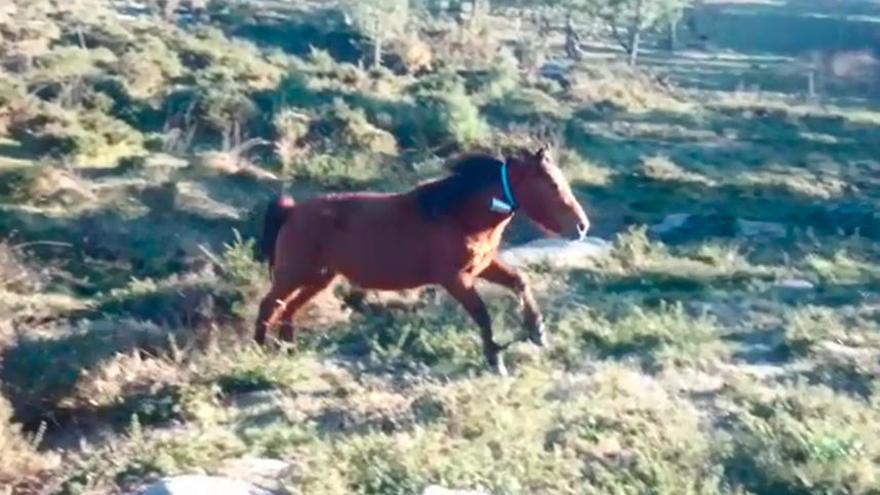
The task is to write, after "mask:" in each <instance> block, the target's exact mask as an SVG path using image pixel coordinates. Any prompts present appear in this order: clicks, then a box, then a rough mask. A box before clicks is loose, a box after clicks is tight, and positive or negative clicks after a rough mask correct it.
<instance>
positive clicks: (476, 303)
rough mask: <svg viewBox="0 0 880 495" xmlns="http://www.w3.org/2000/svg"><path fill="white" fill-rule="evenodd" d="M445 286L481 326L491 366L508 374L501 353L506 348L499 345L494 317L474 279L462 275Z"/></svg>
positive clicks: (501, 373)
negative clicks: (494, 335) (495, 334)
mask: <svg viewBox="0 0 880 495" xmlns="http://www.w3.org/2000/svg"><path fill="white" fill-rule="evenodd" d="M443 287H444V288H445V289H446V291H447V292H449V295H451V296H452V297H453V298H455V300H457V301H458V302H459V303H461V305H462V306H464V309H465V310H466V311H467V312H468V314H469V315H470V316H471V318H473V320H474V322H476V324H477V326H478V327H480V338H481V339H482V341H483V355H484V356H485V357H486V361H487V362H488V363H489V367H490V368H491V369H492V371H494V372H495V373H497V374H498V375H501V376H507V367H506V366H505V365H504V356H503V355H502V353H501V352H502V351H503V350H504V348H503V347H502V346H500V345H498V343H497V342H495V339H494V338H493V336H492V318H491V317H490V316H489V310H488V309H486V304H485V303H484V302H483V299H481V298H480V294H478V293H477V290H476V289H475V288H474V284H473V280H472V279H470V277H460V278H457V279H456V280H454V281H451V282H448V283H445V284H443Z"/></svg>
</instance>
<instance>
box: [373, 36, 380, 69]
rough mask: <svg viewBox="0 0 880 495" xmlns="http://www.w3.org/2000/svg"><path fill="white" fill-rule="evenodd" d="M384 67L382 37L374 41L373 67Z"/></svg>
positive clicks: (377, 37)
mask: <svg viewBox="0 0 880 495" xmlns="http://www.w3.org/2000/svg"><path fill="white" fill-rule="evenodd" d="M380 65H382V35H378V36H376V39H375V40H373V67H379V66H380Z"/></svg>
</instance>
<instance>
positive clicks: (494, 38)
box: [0, 0, 880, 495]
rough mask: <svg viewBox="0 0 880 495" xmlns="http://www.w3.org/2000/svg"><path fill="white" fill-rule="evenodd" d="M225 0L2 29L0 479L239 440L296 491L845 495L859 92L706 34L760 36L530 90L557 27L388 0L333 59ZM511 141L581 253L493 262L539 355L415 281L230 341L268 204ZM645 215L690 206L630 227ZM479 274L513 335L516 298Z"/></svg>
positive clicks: (878, 121)
mask: <svg viewBox="0 0 880 495" xmlns="http://www.w3.org/2000/svg"><path fill="white" fill-rule="evenodd" d="M18 3H22V2H18ZM215 3H216V2H215ZM223 3H224V2H219V3H216V5H214V6H213V7H212V8H214V9H220V10H219V11H217V12H216V14H217V16H216V17H215V18H213V20H212V21H211V22H210V26H200V27H198V26H197V27H182V26H175V25H171V24H168V23H163V22H161V21H159V20H157V19H153V18H135V19H130V18H120V17H117V16H116V14H115V13H112V12H111V11H109V10H106V8H107V4H106V3H104V2H103V0H102V1H99V2H98V3H97V4H96V6H94V8H93V9H90V10H89V11H83V10H81V9H80V10H77V9H76V8H73V10H72V11H71V12H69V13H67V14H65V15H54V16H51V17H47V16H46V15H44V14H43V13H40V12H37V11H30V10H22V11H20V12H18V13H16V14H14V15H15V16H16V17H14V18H13V20H9V18H6V17H3V14H0V31H3V32H9V33H11V34H14V35H15V36H14V37H4V38H3V40H2V41H0V53H2V55H0V66H2V67H3V69H2V71H3V72H2V74H0V79H2V80H3V81H4V82H3V83H0V459H2V461H0V486H3V487H4V488H5V487H6V486H8V485H13V484H14V486H16V488H15V490H16V491H14V493H19V492H21V493H24V494H29V493H64V494H86V493H88V494H103V493H119V492H121V491H126V490H135V489H137V488H139V487H141V486H143V485H145V484H147V483H149V482H151V481H154V480H156V479H158V478H159V477H162V476H167V475H174V474H183V473H195V472H204V473H223V472H224V465H225V464H226V462H227V461H230V460H234V459H238V458H241V457H244V456H263V457H268V458H273V459H280V460H283V461H285V462H290V463H291V464H293V465H294V469H292V470H291V472H290V473H288V474H287V475H285V477H284V478H283V479H280V480H275V481H278V482H279V483H281V484H282V485H283V486H284V487H285V488H286V489H288V490H289V491H290V492H292V493H314V494H317V495H321V494H338V493H365V494H417V493H420V492H421V491H422V490H423V489H424V487H425V486H426V485H428V484H441V485H444V486H448V487H452V488H462V489H466V488H472V489H484V490H486V491H487V492H489V493H493V494H523V493H546V494H570V493H588V494H592V493H595V494H605V493H614V494H670V495H671V494H681V493H685V494H695V495H696V494H700V495H707V494H719V495H720V494H725V495H727V494H738V495H739V494H743V495H745V494H746V493H750V494H755V495H764V494H767V495H770V494H774V495H775V494H785V495H812V494H820V493H821V494H832V493H834V494H838V493H839V494H852V495H869V494H874V493H877V488H876V487H877V486H878V480H880V451H878V447H877V446H878V445H880V438H877V432H878V431H880V417H878V414H877V411H878V410H880V407H878V406H880V405H878V404H877V384H878V383H880V382H878V380H880V367H878V357H880V338H878V333H877V332H878V325H880V290H878V284H877V282H878V279H880V268H878V266H880V265H878V263H880V261H878V260H880V251H878V249H877V247H876V241H877V239H878V238H880V221H878V217H877V215H876V211H877V206H878V200H880V181H878V180H877V176H878V175H877V174H878V172H880V161H878V160H880V158H878V157H880V153H878V152H880V148H878V146H877V144H876V143H878V142H880V117H878V115H880V114H878V112H876V110H875V109H874V106H875V102H873V100H871V98H873V97H872V96H870V95H869V94H868V93H866V92H865V91H864V88H862V87H861V86H859V84H860V83H857V82H852V81H844V80H838V81H834V82H833V84H831V85H830V86H829V89H828V91H829V92H828V93H827V94H824V95H823V100H822V101H821V102H819V103H815V102H810V101H807V100H805V99H803V98H801V97H800V96H799V92H801V91H802V89H803V88H802V86H803V77H802V76H803V74H800V73H797V72H794V73H791V74H789V73H787V72H784V71H785V70H787V69H784V67H788V66H787V65H785V63H784V62H785V61H786V60H788V57H789V55H790V54H788V53H771V54H768V55H766V56H765V55H760V56H759V55H754V54H753V52H747V51H742V52H740V51H736V50H737V49H739V48H742V49H744V48H746V47H748V46H749V45H751V44H754V43H769V44H770V45H773V46H776V45H774V43H776V42H778V41H779V40H778V39H777V37H776V35H775V34H772V35H771V34H768V33H765V34H768V38H762V39H758V38H761V37H760V36H758V35H757V34H755V35H754V37H755V39H746V38H750V37H752V34H753V32H752V31H748V33H750V34H748V35H744V34H739V35H737V34H736V33H735V32H734V31H735V30H726V31H724V32H723V33H720V34H721V40H722V41H723V43H725V44H727V46H728V48H730V49H731V51H729V52H697V51H693V50H684V51H681V52H679V53H677V54H674V55H670V54H666V53H664V52H662V51H657V50H655V49H654V47H653V42H654V40H653V39H651V38H649V39H647V40H646V43H647V52H646V54H645V59H644V61H645V66H644V68H643V69H630V68H627V67H623V66H622V65H620V64H619V63H617V62H616V61H614V60H611V61H609V60H606V57H611V58H616V57H618V56H619V55H620V54H619V53H614V52H613V51H612V52H609V51H608V47H609V46H613V43H609V40H605V39H600V40H596V42H595V43H591V45H590V49H589V50H588V59H587V60H584V61H582V62H579V63H577V64H575V65H574V66H573V68H572V72H571V74H570V81H569V82H570V85H566V84H560V83H559V82H558V81H553V80H549V79H546V78H541V77H536V76H535V75H534V73H533V70H534V69H535V67H534V64H536V63H537V61H538V60H539V59H541V58H542V57H543V56H544V55H548V54H549V55H552V56H556V55H558V54H559V46H557V40H556V38H555V37H554V36H546V39H544V38H540V39H539V36H541V35H539V33H538V31H537V30H536V27H535V26H534V25H532V24H531V23H530V22H529V21H528V20H527V19H528V16H527V17H526V21H524V22H523V27H522V29H523V32H522V33H520V34H516V33H513V32H512V30H511V29H510V27H509V26H510V24H511V23H510V20H509V19H504V18H502V17H501V16H503V15H506V14H504V13H503V12H506V11H503V9H502V10H497V11H495V12H494V13H493V14H492V15H491V16H489V17H488V18H485V19H476V20H474V21H473V23H472V24H468V23H465V25H464V26H463V27H459V26H457V25H455V23H453V22H452V21H451V20H448V19H447V20H442V19H437V18H425V17H418V18H414V19H413V22H412V23H411V26H410V29H409V32H408V33H406V36H405V37H404V38H401V39H397V40H389V43H388V44H387V46H386V47H387V48H388V49H389V55H388V56H387V57H386V62H387V65H388V66H387V67H381V68H364V67H362V66H359V65H358V63H357V53H356V52H357V51H358V50H360V49H362V48H365V47H364V46H359V45H358V43H357V41H356V39H355V40H354V41H353V42H352V43H353V44H348V42H347V41H344V42H343V41H340V40H341V39H344V38H345V37H346V36H348V35H347V34H346V32H347V31H346V29H348V28H344V27H340V26H336V28H332V26H331V24H332V21H331V17H332V15H331V12H330V11H329V10H326V8H322V9H318V10H316V7H315V6H313V5H305V4H300V3H296V2H295V3H293V4H290V5H284V6H282V5H279V4H278V3H277V2H271V1H268V0H266V1H265V2H263V3H261V4H260V5H259V6H258V7H257V8H258V9H259V11H260V13H261V14H268V15H255V11H253V10H252V9H253V7H247V6H243V5H233V6H231V10H229V11H225V10H223V5H221V4H223ZM493 4H494V2H493ZM499 5H500V3H499ZM804 5H806V4H804ZM804 8H805V7H803V8H802V6H800V5H794V4H793V5H790V6H785V7H779V6H774V5H769V4H768V5H764V4H761V5H757V4H754V5H751V4H750V5H749V6H734V5H731V6H724V7H723V8H722V10H721V11H720V12H719V13H718V16H720V17H719V19H721V20H723V22H721V21H719V22H721V24H723V25H727V24H725V23H727V22H729V21H730V20H731V19H737V20H738V21H737V22H741V23H743V24H741V26H746V27H749V29H754V28H755V26H758V25H760V23H762V22H766V21H767V19H770V18H773V19H775V20H776V21H778V22H779V23H789V24H792V25H795V24H797V25H802V24H803V23H808V22H812V21H805V20H804V19H807V18H806V17H803V18H802V17H799V16H800V15H801V14H802V13H803V10H804ZM816 8H817V9H819V8H820V7H818V6H817V7H816ZM851 8H852V9H854V11H855V10H859V9H862V8H864V9H868V10H870V9H869V8H868V6H867V4H865V5H861V6H859V7H858V8H857V7H856V6H855V5H853V6H852V7H851ZM0 9H2V8H0ZM743 9H745V10H743ZM331 10H332V9H331ZM556 14H559V12H556ZM101 15H104V16H109V18H110V19H112V20H113V22H110V23H109V24H108V22H104V21H103V20H101V21H100V22H99V20H98V17H99V16H101ZM860 15H862V14H860ZM864 15H869V14H864ZM791 16H794V17H791ZM46 19H51V22H47V23H45V25H44V27H45V29H39V30H33V29H28V28H27V26H30V25H31V23H32V22H34V21H35V20H42V21H45V20H46ZM560 19H561V18H560ZM816 22H820V21H816ZM821 22H830V21H821ZM835 22H837V21H835ZM846 22H848V23H852V26H858V25H859V24H858V22H859V21H857V20H856V19H855V18H850V19H849V20H847V21H846ZM779 25H782V24H779ZM108 26H109V27H108ZM826 27H827V26H826ZM333 29H336V31H333ZM724 29H729V27H728V28H724ZM816 29H819V27H816ZM822 29H824V28H822ZM822 29H819V31H822ZM744 32H746V31H744ZM780 32H782V30H780ZM786 32H787V33H788V34H786V37H787V38H786V39H790V41H791V43H795V44H802V45H803V46H805V47H806V46H811V43H812V44H815V43H816V41H815V40H813V39H812V38H811V35H810V33H808V32H799V31H798V32H795V31H791V30H789V31H786ZM859 32H860V31H859ZM822 33H825V34H827V33H826V32H825V31H822ZM857 34H858V33H857V32H856V30H855V28H854V29H853V36H856V35H857ZM80 36H81V37H82V38H80ZM683 36H686V35H683ZM761 36H763V35H761ZM13 38H15V39H16V40H22V41H25V42H27V43H25V44H21V43H20V42H19V41H12V40H13ZM523 38H525V39H529V40H533V41H529V42H528V43H520V44H519V45H518V46H517V47H516V48H515V49H512V48H511V47H509V46H505V45H506V43H507V40H514V39H516V40H520V39H523ZM306 42H308V43H306ZM28 43H29V44H28ZM545 45H546V46H545ZM366 48H369V47H366ZM777 48H779V47H777ZM22 50H25V51H27V50H31V51H32V52H31V53H30V55H32V56H33V57H34V63H33V64H32V65H27V64H23V62H24V61H25V59H24V58H19V57H18V55H20V54H21V53H20V52H21V51H22ZM16 54H17V55H16ZM397 58H401V59H402V60H401V61H400V62H399V63H398V62H397ZM404 58H405V60H403V59H404ZM410 58H413V59H419V60H426V59H428V58H430V59H431V60H432V62H433V63H432V66H433V67H434V69H431V70H427V71H426V72H424V73H423V72H418V71H416V72H414V73H413V72H412V71H410V72H407V73H404V72H406V71H404V70H402V67H403V66H404V65H406V66H413V67H414V66H415V65H418V63H420V62H418V60H410ZM413 64H415V65H413ZM411 68H412V67H411ZM666 76H668V78H669V79H671V80H672V81H673V82H675V83H676V85H673V86H670V85H668V84H666V83H665V82H664V77H666ZM755 82H757V83H760V85H761V88H751V87H749V86H748V85H749V84H751V83H755ZM740 83H742V84H743V85H742V86H740V87H739V88H737V85H739V84H740ZM770 90H773V91H775V92H772V93H771V92H770ZM859 92H861V93H862V96H863V97H864V98H866V99H865V100H862V101H857V102H853V101H848V100H846V99H845V98H844V97H846V96H849V95H852V94H855V93H859ZM29 93H30V94H29ZM542 141H553V142H555V144H557V148H558V149H557V151H558V153H557V154H558V159H559V162H560V165H561V166H562V169H563V170H564V172H565V174H566V175H567V176H568V177H569V178H570V179H571V181H572V185H573V188H574V191H575V194H576V195H577V197H578V199H580V200H581V202H582V203H583V205H584V206H585V208H586V209H587V211H588V213H589V215H590V217H591V220H592V221H593V226H594V227H593V228H594V231H593V234H595V235H598V236H600V237H604V238H607V239H609V240H612V241H613V249H612V251H611V253H610V254H609V255H608V256H607V257H604V258H601V259H597V260H594V261H591V262H586V263H583V264H581V265H579V267H578V268H577V269H562V268H555V267H553V266H551V265H546V266H535V267H530V268H529V269H528V270H525V271H526V272H527V273H526V274H527V276H528V279H529V281H530V283H531V285H532V287H533V290H534V292H535V294H536V297H537V299H538V301H539V303H540V306H541V308H542V310H543V313H544V316H545V321H546V323H547V327H548V332H549V334H550V344H549V345H548V347H547V348H545V349H538V348H536V347H535V346H533V345H532V344H530V343H527V342H516V343H514V344H512V345H511V346H510V347H509V349H508V351H507V356H506V357H507V362H508V366H509V368H510V370H511V374H512V376H511V377H510V378H507V379H501V378H498V377H495V376H492V375H491V374H489V373H487V372H486V369H485V365H484V363H483V357H482V353H481V347H480V338H479V333H478V331H477V329H476V328H475V325H474V324H473V323H472V322H471V321H470V319H469V318H468V316H467V315H466V313H465V312H464V311H463V309H462V308H461V307H460V306H459V305H458V304H457V303H455V302H454V301H452V300H451V299H450V298H449V297H447V296H445V295H443V293H442V292H441V293H440V294H433V293H431V292H430V291H428V292H424V293H419V294H415V295H413V296H412V297H405V298H401V299H398V298H394V297H391V296H388V295H376V294H370V295H369V297H368V298H367V299H366V300H365V301H362V302H361V303H357V299H358V298H357V297H356V296H354V295H352V293H353V292H355V291H353V289H352V288H350V287H348V286H347V285H345V284H342V285H340V286H338V287H336V288H335V289H334V290H333V291H330V293H328V294H326V295H325V296H324V298H323V299H322V300H321V301H319V302H318V304H316V305H315V306H313V307H310V308H308V310H307V311H305V312H304V313H303V314H302V315H300V316H301V317H300V318H299V321H298V325H299V326H300V331H299V340H298V342H297V345H296V346H295V347H293V348H291V347H285V346H282V347H281V348H275V347H272V346H269V347H266V348H257V347H256V346H254V345H253V344H252V343H251V342H250V335H251V332H252V325H253V320H254V318H255V317H256V306H257V304H258V302H259V298H260V297H261V296H262V294H263V291H264V290H265V289H266V287H267V285H268V283H269V279H268V272H267V270H266V266H265V265H264V264H262V263H260V262H257V261H255V260H254V257H253V254H254V250H255V240H256V237H257V235H258V233H259V230H260V228H261V216H262V214H263V212H264V210H263V208H264V207H265V200H266V199H267V198H268V197H270V195H271V194H274V193H277V192H279V191H282V190H284V191H288V192H291V193H292V195H293V196H294V197H295V198H296V199H297V200H298V201H299V200H300V199H305V198H308V197H310V196H312V195H314V194H316V193H319V192H325V191H328V190H350V189H355V188H357V189H361V188H369V189H376V190H400V189H403V188H406V187H410V186H412V185H413V184H414V183H415V182H417V181H419V180H422V179H425V178H428V177H433V176H435V175H436V174H439V173H441V172H442V167H441V166H440V165H439V164H442V163H443V162H444V161H445V160H446V159H447V158H448V157H449V156H451V155H452V154H453V153H454V152H457V151H464V150H470V149H474V148H482V147H486V148H490V149H502V148H508V147H511V146H519V145H526V144H527V145H529V146H534V145H535V144H536V143H538V142H542ZM670 214H687V215H690V217H689V219H688V221H687V222H685V223H684V224H683V225H682V226H680V228H676V229H673V230H671V231H668V232H665V233H662V234H656V233H655V230H653V229H651V228H650V226H651V225H653V224H657V223H659V222H661V221H663V220H664V218H666V217H667V216H668V215H670ZM749 222H751V223H749ZM749 229H752V230H753V232H751V235H746V234H747V233H748V232H747V231H748V230H749ZM511 230H512V232H511V236H510V237H509V238H510V239H514V238H516V239H525V238H530V237H531V236H533V235H534V233H535V232H534V231H533V230H531V229H530V228H529V227H528V226H526V225H525V222H520V221H519V220H517V221H515V222H514V224H513V226H512V228H511ZM792 281H793V282H794V283H793V284H792V283H791V282H792ZM804 282H808V283H804ZM786 284H787V288H786V287H785V286H786ZM480 290H481V292H482V293H483V294H484V296H485V299H486V302H487V305H488V307H489V309H490V313H491V315H492V317H493V323H494V328H495V333H496V336H497V339H498V340H499V341H501V342H508V341H511V340H515V339H517V338H518V337H519V336H520V334H521V328H522V315H521V313H520V310H519V308H518V307H517V304H516V301H515V300H514V298H513V297H511V295H510V294H507V293H505V292H504V291H502V290H492V289H490V287H489V286H488V285H482V284H481V285H480ZM80 438H82V439H84V442H82V443H81V442H80ZM83 445H84V446H85V447H83ZM60 459H63V460H64V462H59V460H60ZM10 460H11V461H10ZM0 492H3V489H2V488H0Z"/></svg>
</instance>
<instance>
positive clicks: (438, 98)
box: [406, 72, 489, 147]
mask: <svg viewBox="0 0 880 495" xmlns="http://www.w3.org/2000/svg"><path fill="white" fill-rule="evenodd" d="M412 91H413V93H414V98H415V105H416V107H417V108H418V109H419V114H418V115H413V116H411V118H412V119H414V121H411V122H410V125H409V126H407V128H406V131H411V132H412V133H413V134H414V135H415V137H416V139H415V140H416V142H419V141H421V142H423V143H427V144H430V145H436V144H455V145H458V146H461V147H467V146H471V145H473V144H475V143H477V142H480V141H483V140H484V139H486V137H487V136H488V134H489V128H488V125H487V124H486V122H485V120H483V117H482V116H481V115H480V109H479V108H478V107H477V105H476V104H475V103H474V102H473V100H471V98H470V96H469V95H468V94H467V92H466V90H465V86H464V81H463V80H462V79H461V77H459V76H457V75H455V74H453V73H448V72H443V73H440V74H437V75H435V76H431V77H429V78H427V79H426V80H424V81H421V82H420V83H419V84H417V85H416V86H414V88H413V90H412Z"/></svg>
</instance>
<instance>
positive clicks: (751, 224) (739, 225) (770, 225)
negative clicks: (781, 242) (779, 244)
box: [736, 219, 786, 237]
mask: <svg viewBox="0 0 880 495" xmlns="http://www.w3.org/2000/svg"><path fill="white" fill-rule="evenodd" d="M736 231H737V232H738V233H739V234H740V235H743V236H746V237H756V236H765V237H766V236H771V237H785V234H786V228H785V225H783V224H781V223H776V222H756V221H752V220H742V219H739V220H737V221H736Z"/></svg>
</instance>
